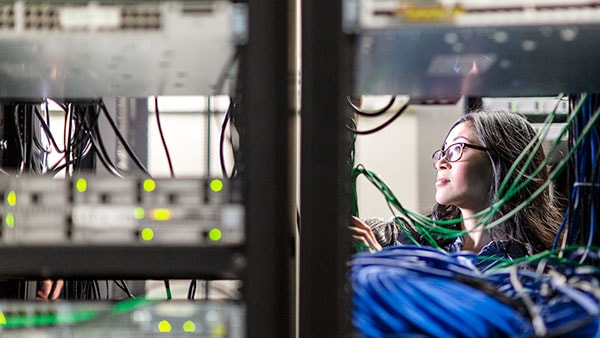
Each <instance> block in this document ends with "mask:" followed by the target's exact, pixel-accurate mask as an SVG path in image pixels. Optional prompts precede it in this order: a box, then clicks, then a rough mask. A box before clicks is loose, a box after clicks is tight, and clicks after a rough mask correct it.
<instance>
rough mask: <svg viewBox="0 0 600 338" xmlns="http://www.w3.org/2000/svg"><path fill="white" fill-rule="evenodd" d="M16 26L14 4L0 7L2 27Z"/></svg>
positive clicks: (0, 24)
mask: <svg viewBox="0 0 600 338" xmlns="http://www.w3.org/2000/svg"><path fill="white" fill-rule="evenodd" d="M14 28H15V9H14V7H13V6H12V5H5V6H2V7H0V29H14Z"/></svg>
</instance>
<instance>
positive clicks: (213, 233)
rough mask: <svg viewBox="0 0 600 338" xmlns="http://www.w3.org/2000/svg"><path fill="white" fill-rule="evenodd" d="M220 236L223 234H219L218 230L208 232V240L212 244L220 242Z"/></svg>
mask: <svg viewBox="0 0 600 338" xmlns="http://www.w3.org/2000/svg"><path fill="white" fill-rule="evenodd" d="M222 235H223V234H222V233H221V230H219V229H211V230H210V231H209V232H208V238H210V240H211V241H214V242H216V241H218V240H220V239H221V236H222Z"/></svg>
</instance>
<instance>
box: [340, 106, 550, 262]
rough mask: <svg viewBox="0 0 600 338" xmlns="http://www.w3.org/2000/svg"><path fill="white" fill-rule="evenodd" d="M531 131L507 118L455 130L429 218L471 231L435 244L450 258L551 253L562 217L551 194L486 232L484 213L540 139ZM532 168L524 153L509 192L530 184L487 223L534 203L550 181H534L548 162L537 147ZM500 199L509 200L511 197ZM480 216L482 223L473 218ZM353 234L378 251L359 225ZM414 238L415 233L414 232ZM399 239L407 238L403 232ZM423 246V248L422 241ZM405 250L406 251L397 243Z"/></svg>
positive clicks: (442, 156) (465, 123)
mask: <svg viewBox="0 0 600 338" xmlns="http://www.w3.org/2000/svg"><path fill="white" fill-rule="evenodd" d="M535 135H536V133H535V130H534V129H533V127H532V126H531V125H530V124H529V123H528V122H527V120H526V119H525V118H523V117H522V116H519V115H516V114H513V113H508V112H484V111H478V112H472V113H469V114H466V115H464V116H463V117H461V118H460V119H459V120H458V121H457V122H456V123H454V125H453V126H452V127H451V128H450V130H449V132H448V134H447V135H446V138H445V140H444V143H443V145H442V147H441V149H440V150H437V151H435V152H434V153H433V156H432V158H433V165H434V167H435V169H436V170H437V180H436V182H435V186H436V194H435V200H436V204H435V206H434V208H433V210H432V213H431V214H430V215H429V216H430V217H431V218H432V219H435V220H451V219H457V218H462V220H463V221H462V222H459V223H455V224H453V225H448V226H446V227H449V228H452V229H455V230H466V231H468V233H467V234H466V235H465V236H462V237H458V238H452V239H444V238H436V241H437V244H438V245H440V246H441V247H443V248H444V249H446V250H447V251H451V252H454V251H459V250H469V251H473V252H475V253H479V254H481V255H486V256H502V257H506V258H516V257H521V256H525V255H531V254H534V253H537V252H540V251H544V250H547V249H551V247H552V244H553V241H554V238H555V236H556V234H557V231H558V227H559V225H560V222H561V220H562V214H561V213H560V211H559V210H558V207H557V205H556V201H555V198H554V196H553V192H552V188H551V186H550V187H549V188H547V189H544V190H543V192H542V193H541V194H539V195H537V196H536V197H535V198H533V199H532V200H531V201H530V202H529V204H528V205H527V206H526V207H524V208H521V209H520V210H519V211H518V212H517V213H516V214H514V215H513V216H512V217H509V218H508V219H506V220H504V221H502V222H500V223H499V224H497V225H495V226H493V227H491V228H489V229H486V230H483V227H482V226H481V225H479V226H477V223H478V221H479V220H480V215H477V214H478V213H479V212H480V211H482V210H484V209H486V208H488V207H489V206H490V205H492V203H493V202H495V201H497V200H498V198H499V197H502V196H499V193H500V189H501V186H502V182H503V181H504V179H505V177H507V176H508V175H509V171H510V168H511V166H512V165H513V163H515V162H517V159H518V158H519V156H520V155H521V153H522V152H524V151H530V150H526V148H527V145H528V144H529V143H530V141H531V140H532V139H533V138H534V137H535ZM533 150H535V154H534V157H533V159H532V161H531V163H530V164H529V165H528V166H527V167H526V168H524V166H523V163H524V162H525V160H526V159H527V158H528V155H529V153H526V154H525V155H526V156H525V157H524V160H522V161H521V162H520V163H519V164H520V165H519V166H518V167H517V170H514V171H513V172H512V173H511V174H510V175H511V178H510V180H509V184H510V183H511V182H513V181H514V179H515V177H517V176H518V175H522V178H521V180H520V182H523V181H525V180H526V179H528V178H531V181H530V182H529V183H528V184H526V185H525V186H524V187H523V188H522V189H520V190H519V191H518V192H516V193H515V194H514V195H512V197H510V198H508V200H506V202H505V203H503V204H502V205H501V206H500V207H499V209H498V210H497V211H496V212H495V213H493V215H492V216H491V217H490V218H489V219H488V220H486V224H490V223H492V222H494V221H496V220H499V219H500V218H501V217H503V216H504V215H507V214H508V213H510V212H511V211H513V210H514V209H515V208H517V206H519V205H520V204H521V203H523V202H524V201H526V200H527V199H528V198H530V197H531V196H533V193H534V192H535V191H536V190H538V188H540V187H541V186H542V185H543V184H544V183H545V182H546V181H547V180H548V169H547V168H545V167H544V168H543V169H542V170H540V171H539V173H535V175H534V171H536V169H537V168H538V167H540V165H541V164H542V163H543V161H544V159H545V155H544V152H543V149H542V147H537V149H535V148H533ZM502 193H506V189H505V188H504V191H502ZM474 216H477V217H474ZM354 224H355V227H351V229H352V234H353V237H354V238H355V240H356V241H357V242H358V243H362V244H363V245H367V246H369V247H371V248H373V250H380V249H381V244H380V243H379V242H377V240H376V238H375V236H374V235H373V233H372V231H371V229H370V228H369V226H368V225H367V224H365V223H364V222H363V221H361V220H359V219H357V218H355V219H354ZM402 226H405V227H408V229H407V230H409V231H410V232H412V233H413V234H414V233H417V231H416V230H415V229H411V227H410V226H408V224H403V225H402ZM400 233H403V232H402V231H401V232H400ZM420 239H421V242H422V244H426V242H425V241H424V240H423V237H421V238H420ZM399 242H400V243H403V242H404V243H406V241H405V240H404V239H403V238H399Z"/></svg>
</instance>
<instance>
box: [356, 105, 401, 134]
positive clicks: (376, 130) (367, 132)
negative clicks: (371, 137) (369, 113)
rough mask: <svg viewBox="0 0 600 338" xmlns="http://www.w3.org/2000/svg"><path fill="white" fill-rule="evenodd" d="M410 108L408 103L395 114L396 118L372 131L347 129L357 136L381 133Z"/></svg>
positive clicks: (393, 117)
mask: <svg viewBox="0 0 600 338" xmlns="http://www.w3.org/2000/svg"><path fill="white" fill-rule="evenodd" d="M407 107H408V102H407V103H406V104H405V105H404V106H402V107H401V108H400V109H399V110H398V111H397V112H396V113H395V114H394V116H392V117H391V118H390V119H389V120H387V121H385V122H384V123H382V124H381V125H379V126H377V127H375V128H373V129H370V130H356V129H354V128H351V127H348V126H346V128H348V130H350V131H351V132H353V133H355V134H357V135H367V134H373V133H375V132H378V131H380V130H381V129H383V128H385V127H387V126H388V125H389V124H390V123H392V122H393V121H394V120H395V119H397V118H398V117H399V116H400V115H402V113H403V112H404V111H405V110H406V108H407Z"/></svg>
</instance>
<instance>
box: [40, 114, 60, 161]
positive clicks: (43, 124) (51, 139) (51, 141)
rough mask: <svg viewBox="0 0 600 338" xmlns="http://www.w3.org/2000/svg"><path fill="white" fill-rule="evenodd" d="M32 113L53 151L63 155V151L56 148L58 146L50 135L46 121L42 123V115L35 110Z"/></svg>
mask: <svg viewBox="0 0 600 338" xmlns="http://www.w3.org/2000/svg"><path fill="white" fill-rule="evenodd" d="M34 113H35V115H36V117H37V118H38V120H39V121H40V124H41V126H42V129H44V132H45V133H46V137H47V138H48V140H50V143H52V147H54V149H55V150H56V151H57V152H59V153H64V152H65V149H64V148H63V149H60V148H59V147H58V144H57V143H56V139H55V138H54V136H53V135H52V131H51V130H50V126H49V125H48V124H47V123H46V121H44V118H43V117H42V114H40V112H39V111H38V110H37V108H36V109H34Z"/></svg>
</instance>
